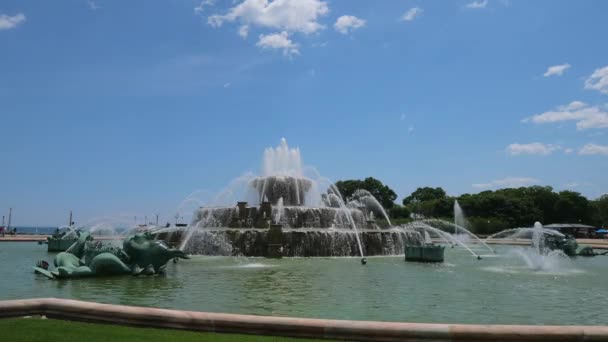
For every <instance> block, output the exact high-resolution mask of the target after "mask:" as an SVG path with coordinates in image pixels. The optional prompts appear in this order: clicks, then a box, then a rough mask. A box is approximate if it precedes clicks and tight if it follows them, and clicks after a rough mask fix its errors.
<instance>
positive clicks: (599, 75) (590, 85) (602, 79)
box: [585, 65, 608, 94]
mask: <svg viewBox="0 0 608 342" xmlns="http://www.w3.org/2000/svg"><path fill="white" fill-rule="evenodd" d="M585 89H592V90H597V91H599V92H600V93H603V94H608V65H607V66H605V67H603V68H600V69H596V70H595V71H594V72H593V74H591V76H589V78H587V79H586V80H585Z"/></svg>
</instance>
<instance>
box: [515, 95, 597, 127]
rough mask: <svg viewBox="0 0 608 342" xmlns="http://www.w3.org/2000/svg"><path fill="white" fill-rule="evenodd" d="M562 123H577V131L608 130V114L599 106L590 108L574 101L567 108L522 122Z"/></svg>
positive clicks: (538, 115) (541, 114) (562, 107)
mask: <svg viewBox="0 0 608 342" xmlns="http://www.w3.org/2000/svg"><path fill="white" fill-rule="evenodd" d="M561 121H576V129H577V130H585V129H590V128H608V112H607V111H606V110H604V109H602V108H601V107H599V106H589V105H587V104H586V103H584V102H581V101H573V102H570V103H569V104H567V105H565V106H558V107H557V108H556V109H554V110H551V111H547V112H544V113H540V114H536V115H532V116H531V117H528V118H525V119H523V120H522V122H533V123H535V124H546V123H554V122H561Z"/></svg>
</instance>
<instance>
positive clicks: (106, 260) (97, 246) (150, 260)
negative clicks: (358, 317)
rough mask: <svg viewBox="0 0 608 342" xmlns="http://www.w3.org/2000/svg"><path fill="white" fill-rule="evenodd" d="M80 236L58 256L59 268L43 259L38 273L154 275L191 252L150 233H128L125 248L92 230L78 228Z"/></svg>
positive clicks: (59, 276)
mask: <svg viewBox="0 0 608 342" xmlns="http://www.w3.org/2000/svg"><path fill="white" fill-rule="evenodd" d="M77 234H78V240H77V241H76V242H75V243H74V244H72V246H70V248H68V250H67V251H65V252H61V253H59V254H57V255H56V256H55V259H54V262H53V263H54V265H55V269H54V270H52V271H48V269H47V268H48V263H47V262H46V261H42V260H41V261H39V262H38V265H37V266H36V267H34V271H35V272H36V273H39V274H42V275H45V276H47V277H48V278H51V279H66V278H82V277H92V276H108V275H124V274H132V275H153V274H158V273H162V272H163V271H164V268H165V267H166V264H167V262H168V261H169V260H171V259H176V258H183V259H187V258H188V256H187V255H186V254H185V253H184V252H182V251H181V250H179V249H172V248H168V247H167V246H166V245H165V244H164V242H162V241H154V240H153V238H152V235H150V233H147V232H146V233H138V234H134V235H130V236H128V237H127V238H126V239H125V240H124V242H123V248H118V247H114V246H106V245H103V244H102V243H101V242H99V241H93V239H92V237H91V236H90V234H89V233H88V232H77Z"/></svg>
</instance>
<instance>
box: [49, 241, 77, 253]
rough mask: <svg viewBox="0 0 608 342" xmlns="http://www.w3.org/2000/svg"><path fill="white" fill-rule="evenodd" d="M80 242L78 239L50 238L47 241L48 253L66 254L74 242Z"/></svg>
mask: <svg viewBox="0 0 608 342" xmlns="http://www.w3.org/2000/svg"><path fill="white" fill-rule="evenodd" d="M76 241H78V240H77V239H71V238H70V239H62V238H54V237H49V238H48V239H47V245H48V248H47V251H49V252H65V251H67V250H68V248H70V246H71V245H73V244H74V242H76Z"/></svg>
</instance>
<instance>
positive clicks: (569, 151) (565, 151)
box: [564, 148, 574, 154]
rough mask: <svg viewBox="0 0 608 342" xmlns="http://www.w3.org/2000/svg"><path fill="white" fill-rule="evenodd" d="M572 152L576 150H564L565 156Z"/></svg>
mask: <svg viewBox="0 0 608 342" xmlns="http://www.w3.org/2000/svg"><path fill="white" fill-rule="evenodd" d="M572 152H574V149H573V148H566V149H564V153H565V154H570V153H572Z"/></svg>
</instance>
